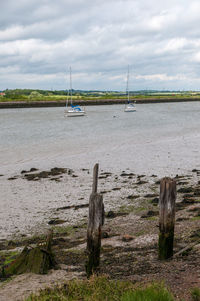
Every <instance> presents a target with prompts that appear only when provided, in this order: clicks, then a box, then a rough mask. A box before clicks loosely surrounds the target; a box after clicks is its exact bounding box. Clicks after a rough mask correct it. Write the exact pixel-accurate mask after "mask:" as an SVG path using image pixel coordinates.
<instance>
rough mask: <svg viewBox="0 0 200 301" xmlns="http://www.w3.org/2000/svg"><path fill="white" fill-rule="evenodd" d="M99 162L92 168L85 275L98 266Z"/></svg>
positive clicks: (100, 222) (101, 212)
mask: <svg viewBox="0 0 200 301" xmlns="http://www.w3.org/2000/svg"><path fill="white" fill-rule="evenodd" d="M98 169H99V164H95V166H94V169H93V185H92V193H91V195H90V199H89V220H88V229H87V253H88V261H87V262H86V273H87V277H90V276H91V275H92V274H93V273H94V272H95V271H96V270H97V267H98V266H99V263H100V249H101V227H102V226H103V224H104V204H103V196H102V195H101V194H99V193H97V185H98Z"/></svg>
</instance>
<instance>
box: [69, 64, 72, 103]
mask: <svg viewBox="0 0 200 301" xmlns="http://www.w3.org/2000/svg"><path fill="white" fill-rule="evenodd" d="M69 79H70V97H71V105H72V68H71V66H70V67H69Z"/></svg>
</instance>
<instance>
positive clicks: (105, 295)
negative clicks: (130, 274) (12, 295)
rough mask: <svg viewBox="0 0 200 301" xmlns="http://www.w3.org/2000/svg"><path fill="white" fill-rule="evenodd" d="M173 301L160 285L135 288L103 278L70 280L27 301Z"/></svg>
mask: <svg viewBox="0 0 200 301" xmlns="http://www.w3.org/2000/svg"><path fill="white" fill-rule="evenodd" d="M46 300H55V301H56V300H62V301H72V300H73V301H79V300H82V301H86V300H91V301H102V300H108V301H134V300H135V301H155V300H156V301H175V299H174V297H173V296H172V294H171V293H170V292H169V291H168V290H167V289H166V288H165V287H164V286H163V285H162V284H151V285H148V286H146V287H145V288H140V287H139V288H136V287H135V286H134V284H133V283H131V282H130V281H119V280H118V281H113V280H109V279H108V278H107V277H105V276H101V277H93V278H91V279H90V280H72V281H69V282H67V283H66V284H64V285H62V286H57V287H55V288H54V289H51V288H47V289H45V290H43V291H41V292H40V294H39V295H31V296H30V297H29V298H28V299H27V301H46Z"/></svg>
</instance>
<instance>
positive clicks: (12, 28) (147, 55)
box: [0, 0, 200, 91]
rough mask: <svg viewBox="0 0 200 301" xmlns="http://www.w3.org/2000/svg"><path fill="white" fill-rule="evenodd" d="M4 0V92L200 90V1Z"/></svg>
mask: <svg viewBox="0 0 200 301" xmlns="http://www.w3.org/2000/svg"><path fill="white" fill-rule="evenodd" d="M0 4H1V17H0V90H3V89H6V88H9V89H13V88H39V89H53V90H55V89H67V88H68V87H69V66H71V67H72V78H73V88H74V89H102V90H119V91H122V90H125V88H126V73H127V66H128V65H130V90H139V89H162V90H163V89H164V90H166V89H170V90H173V89H178V90H190V89H195V90H200V1H197V0H167V1H166V0H165V1H164V0H151V1H149V0H121V1H120V0H57V1H55V0H0Z"/></svg>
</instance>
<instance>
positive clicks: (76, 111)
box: [65, 66, 86, 117]
mask: <svg viewBox="0 0 200 301" xmlns="http://www.w3.org/2000/svg"><path fill="white" fill-rule="evenodd" d="M69 75H70V89H69V91H68V96H69V95H70V107H68V96H67V102H66V109H65V115H66V116H67V117H76V116H84V115H85V114H86V113H85V109H84V108H81V107H80V106H78V105H73V104H72V69H71V66H70V69H69Z"/></svg>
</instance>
